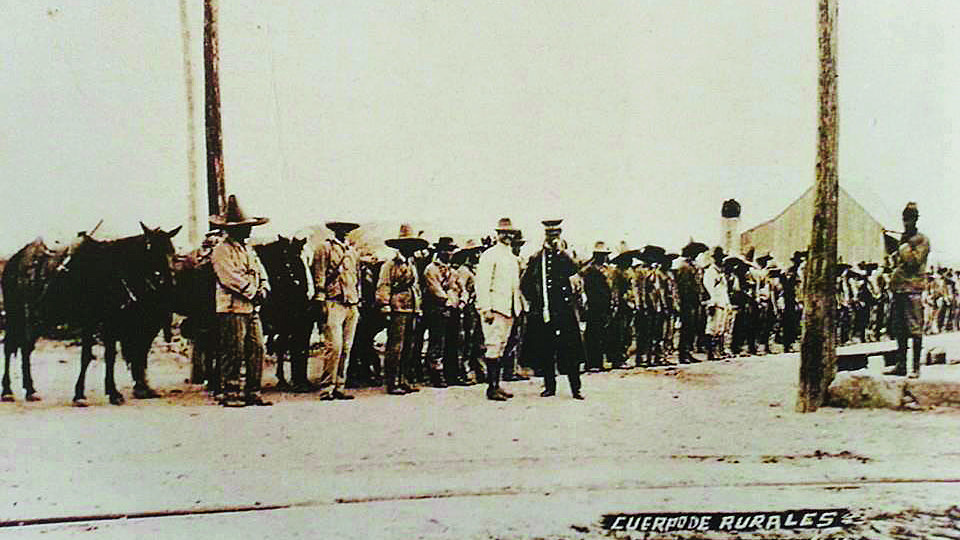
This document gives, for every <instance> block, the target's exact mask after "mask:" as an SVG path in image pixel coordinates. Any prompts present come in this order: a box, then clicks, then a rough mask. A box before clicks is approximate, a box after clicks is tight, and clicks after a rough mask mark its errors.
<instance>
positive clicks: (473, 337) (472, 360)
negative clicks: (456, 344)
mask: <svg viewBox="0 0 960 540" xmlns="http://www.w3.org/2000/svg"><path fill="white" fill-rule="evenodd" d="M460 357H461V359H462V363H461V365H460V372H461V373H466V372H467V368H469V369H470V370H472V371H473V372H474V373H473V374H474V376H475V377H476V378H477V380H478V381H479V380H481V379H482V378H483V374H482V368H481V367H480V360H482V359H483V357H484V344H483V329H482V327H481V325H480V313H478V312H477V308H476V307H475V306H473V305H469V306H467V307H465V308H464V309H463V312H462V315H461V323H460Z"/></svg>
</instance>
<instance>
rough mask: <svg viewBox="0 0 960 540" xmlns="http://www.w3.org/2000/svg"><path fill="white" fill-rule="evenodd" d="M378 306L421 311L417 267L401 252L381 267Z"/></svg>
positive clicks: (397, 311)
mask: <svg viewBox="0 0 960 540" xmlns="http://www.w3.org/2000/svg"><path fill="white" fill-rule="evenodd" d="M376 300H377V306H378V307H380V308H383V307H389V308H390V311H392V312H395V313H419V312H420V310H421V309H422V308H421V298H420V283H419V280H418V278H417V267H416V266H415V265H414V263H413V261H412V260H410V259H404V258H403V256H402V255H400V254H399V253H398V254H397V255H396V256H395V257H394V258H392V259H390V260H389V261H387V262H385V263H383V267H382V268H380V277H379V279H378V280H377V294H376Z"/></svg>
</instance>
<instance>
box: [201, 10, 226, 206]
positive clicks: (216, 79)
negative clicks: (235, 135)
mask: <svg viewBox="0 0 960 540" xmlns="http://www.w3.org/2000/svg"><path fill="white" fill-rule="evenodd" d="M217 1H218V0H204V1H203V68H204V70H203V72H204V87H205V106H204V109H205V111H206V116H205V118H206V132H207V211H208V212H209V214H210V215H211V216H212V215H216V214H219V213H220V210H221V209H222V208H224V207H225V206H226V194H225V188H224V178H223V134H222V132H221V125H220V75H219V69H220V45H219V38H218V36H217V12H218V6H217Z"/></svg>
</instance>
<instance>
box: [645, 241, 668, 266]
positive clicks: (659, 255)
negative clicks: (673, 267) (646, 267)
mask: <svg viewBox="0 0 960 540" xmlns="http://www.w3.org/2000/svg"><path fill="white" fill-rule="evenodd" d="M666 254H667V250H665V249H663V248H662V247H660V246H655V245H653V244H647V245H646V246H644V247H643V251H642V252H641V253H640V256H639V258H640V260H642V261H644V262H647V263H654V262H661V261H663V258H664V256H665V255H666Z"/></svg>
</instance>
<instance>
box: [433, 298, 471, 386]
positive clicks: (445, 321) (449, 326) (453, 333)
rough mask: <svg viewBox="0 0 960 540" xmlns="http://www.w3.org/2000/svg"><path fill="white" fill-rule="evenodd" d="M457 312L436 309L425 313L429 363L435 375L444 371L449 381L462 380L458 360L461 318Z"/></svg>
mask: <svg viewBox="0 0 960 540" xmlns="http://www.w3.org/2000/svg"><path fill="white" fill-rule="evenodd" d="M458 313H459V312H458V311H457V310H453V309H446V308H444V309H436V310H430V311H429V312H427V313H425V315H424V316H425V318H426V324H427V330H428V331H429V332H430V343H429V344H428V345H427V363H428V365H429V366H430V370H431V371H432V372H434V373H437V372H439V371H440V370H442V373H443V375H444V377H445V378H446V379H447V380H457V379H460V378H462V376H463V375H462V374H461V373H460V365H459V363H460V362H459V358H458V349H459V341H460V317H459V315H458Z"/></svg>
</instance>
